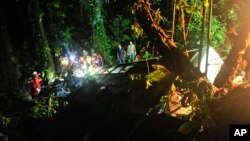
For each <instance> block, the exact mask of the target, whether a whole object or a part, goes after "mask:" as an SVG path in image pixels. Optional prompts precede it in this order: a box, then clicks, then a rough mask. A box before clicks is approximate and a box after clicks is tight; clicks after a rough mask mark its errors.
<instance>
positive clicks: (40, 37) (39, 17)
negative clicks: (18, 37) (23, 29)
mask: <svg viewBox="0 0 250 141" xmlns="http://www.w3.org/2000/svg"><path fill="white" fill-rule="evenodd" d="M34 10H35V15H34V19H35V24H34V25H33V26H34V28H33V30H35V31H34V33H35V35H34V36H35V37H36V42H37V43H38V44H39V45H38V46H37V47H38V51H39V54H40V56H41V58H39V59H40V60H39V62H40V63H41V64H42V67H43V69H44V70H46V71H47V76H46V78H47V79H48V80H51V79H53V78H54V76H55V65H54V62H53V56H52V54H51V50H50V47H49V44H48V40H47V37H46V35H45V32H44V27H43V14H42V12H41V10H40V7H39V0H36V1H34Z"/></svg>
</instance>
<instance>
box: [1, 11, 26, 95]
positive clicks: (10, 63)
mask: <svg viewBox="0 0 250 141" xmlns="http://www.w3.org/2000/svg"><path fill="white" fill-rule="evenodd" d="M0 25H2V26H1V29H0V37H1V38H0V42H1V44H2V45H3V46H1V47H0V71H1V73H0V80H1V85H0V92H4V93H6V92H10V91H12V90H13V89H14V88H17V86H18V80H19V78H20V77H21V73H20V70H19V68H18V62H17V58H16V56H14V54H13V51H12V45H11V42H10V38H9V33H8V31H7V27H6V22H5V17H4V12H3V9H1V11H0Z"/></svg>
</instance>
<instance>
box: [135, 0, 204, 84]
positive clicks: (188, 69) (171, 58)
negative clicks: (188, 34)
mask: <svg viewBox="0 0 250 141" xmlns="http://www.w3.org/2000/svg"><path fill="white" fill-rule="evenodd" d="M137 4H138V5H139V6H138V7H140V8H139V10H138V11H137V12H136V17H137V20H138V22H139V23H140V25H141V26H142V28H143V30H144V32H145V33H146V34H147V35H148V36H149V39H151V42H152V43H153V44H154V46H155V47H157V48H156V49H157V50H158V51H159V53H160V54H161V55H162V56H163V60H164V63H165V65H166V67H167V68H168V69H169V71H170V72H172V73H174V74H176V75H179V76H182V77H183V78H184V79H186V80H195V79H198V78H200V77H202V74H201V73H200V71H199V70H198V69H197V68H195V67H194V66H193V65H192V63H191V62H190V61H189V59H188V57H187V56H186V55H185V54H184V53H182V52H181V51H180V49H179V48H177V46H176V45H175V44H174V42H173V40H172V39H171V36H170V35H167V34H166V33H165V32H164V30H163V29H162V28H161V27H160V26H159V25H158V24H157V23H156V22H155V21H154V20H153V17H152V16H153V15H152V14H151V7H150V3H149V2H148V0H137Z"/></svg>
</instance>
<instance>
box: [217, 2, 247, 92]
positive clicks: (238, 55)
mask: <svg viewBox="0 0 250 141" xmlns="http://www.w3.org/2000/svg"><path fill="white" fill-rule="evenodd" d="M239 4H240V5H239V7H240V13H239V15H240V16H239V19H238V22H239V23H241V24H240V27H239V30H238V32H237V33H238V35H235V36H233V37H232V38H233V41H234V44H233V47H232V49H231V51H230V53H229V55H228V56H227V59H226V60H225V62H224V65H223V66H222V68H221V70H220V72H219V73H218V75H217V77H216V79H215V81H214V85H215V86H217V87H223V86H230V85H232V81H233V80H234V78H235V77H236V76H237V72H238V71H239V68H240V65H241V63H242V58H243V56H244V54H242V53H244V52H245V49H246V44H245V41H246V39H247V37H248V32H250V27H249V25H250V16H249V15H248V14H245V13H249V12H250V10H249V8H248V5H249V4H250V1H248V0H245V1H242V2H240V3H239ZM246 55H247V54H246ZM249 63H250V62H248V65H249Z"/></svg>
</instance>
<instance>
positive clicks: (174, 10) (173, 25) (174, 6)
mask: <svg viewBox="0 0 250 141" xmlns="http://www.w3.org/2000/svg"><path fill="white" fill-rule="evenodd" d="M175 12H176V0H174V1H173V18H172V35H171V39H172V40H173V41H174V30H175Z"/></svg>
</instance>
